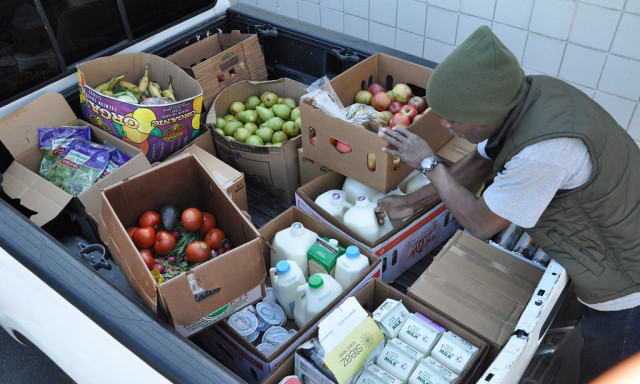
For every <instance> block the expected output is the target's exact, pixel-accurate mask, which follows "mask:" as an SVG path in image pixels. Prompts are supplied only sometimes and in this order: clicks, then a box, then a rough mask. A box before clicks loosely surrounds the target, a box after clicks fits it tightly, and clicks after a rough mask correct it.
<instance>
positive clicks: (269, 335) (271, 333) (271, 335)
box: [262, 325, 293, 348]
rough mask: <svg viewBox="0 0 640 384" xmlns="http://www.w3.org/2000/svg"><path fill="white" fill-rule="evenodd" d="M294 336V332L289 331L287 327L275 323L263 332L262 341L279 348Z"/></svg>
mask: <svg viewBox="0 0 640 384" xmlns="http://www.w3.org/2000/svg"><path fill="white" fill-rule="evenodd" d="M292 336H293V334H291V333H289V332H288V331H287V330H286V329H285V328H282V327H280V326H277V325H274V326H273V327H270V328H269V329H267V330H266V331H265V332H264V333H263V334H262V342H263V343H268V344H271V345H273V346H274V347H276V348H279V347H280V346H281V345H282V344H284V343H285V342H286V341H287V340H289V339H290V338H291V337H292Z"/></svg>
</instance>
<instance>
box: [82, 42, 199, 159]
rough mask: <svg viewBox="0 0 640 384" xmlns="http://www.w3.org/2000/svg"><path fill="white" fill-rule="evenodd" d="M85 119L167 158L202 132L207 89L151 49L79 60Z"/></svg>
mask: <svg viewBox="0 0 640 384" xmlns="http://www.w3.org/2000/svg"><path fill="white" fill-rule="evenodd" d="M78 82H79V85H80V107H81V109H82V114H83V116H84V118H85V120H87V121H89V122H91V123H92V124H93V125H95V126H97V127H98V128H101V129H103V130H105V131H107V132H109V133H110V134H112V135H113V136H115V137H118V138H120V139H122V140H124V141H126V142H128V143H129V144H131V145H133V146H136V147H138V148H140V149H141V150H142V152H143V153H144V154H145V155H146V157H147V158H148V159H149V161H150V162H152V163H153V162H156V161H162V160H164V159H166V158H167V157H168V156H169V155H171V154H173V153H175V152H177V151H178V150H180V149H182V148H184V147H185V146H186V145H187V144H188V143H189V142H191V141H192V140H193V139H194V138H196V137H197V136H199V135H200V133H201V131H200V127H201V125H200V113H201V112H202V87H201V86H200V84H199V83H198V82H197V81H196V80H195V79H194V78H192V77H191V76H189V75H188V74H187V73H186V72H185V71H183V70H182V69H181V68H180V67H178V66H177V65H175V64H173V63H172V62H170V61H169V60H167V59H165V58H162V57H159V56H156V55H152V54H149V53H142V52H134V53H125V54H119V55H114V56H106V57H100V58H97V59H94V60H90V61H87V62H84V63H81V64H78Z"/></svg>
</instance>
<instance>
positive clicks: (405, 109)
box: [400, 104, 418, 122]
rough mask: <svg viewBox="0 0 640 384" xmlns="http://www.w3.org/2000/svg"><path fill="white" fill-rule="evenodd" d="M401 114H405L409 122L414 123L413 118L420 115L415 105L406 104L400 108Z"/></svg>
mask: <svg viewBox="0 0 640 384" xmlns="http://www.w3.org/2000/svg"><path fill="white" fill-rule="evenodd" d="M400 113H403V114H405V115H407V116H408V117H409V121H412V122H413V118H414V117H416V116H417V115H418V110H416V107H414V106H413V105H409V104H405V105H403V106H402V108H400Z"/></svg>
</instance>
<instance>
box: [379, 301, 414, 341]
mask: <svg viewBox="0 0 640 384" xmlns="http://www.w3.org/2000/svg"><path fill="white" fill-rule="evenodd" d="M408 317H409V311H407V308H405V306H404V304H402V301H398V300H393V299H386V300H385V301H384V302H383V303H382V304H380V306H379V307H378V308H376V310H375V311H373V320H374V321H375V322H376V323H378V325H379V326H380V329H381V330H382V333H384V335H385V336H386V337H387V338H388V339H393V338H394V337H396V336H398V333H399V332H400V328H401V327H402V325H403V324H404V322H405V321H406V320H407V318H408Z"/></svg>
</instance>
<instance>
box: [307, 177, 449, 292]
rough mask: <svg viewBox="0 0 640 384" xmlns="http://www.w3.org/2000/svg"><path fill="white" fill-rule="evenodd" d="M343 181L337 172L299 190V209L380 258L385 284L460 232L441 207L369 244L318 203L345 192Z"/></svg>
mask: <svg viewBox="0 0 640 384" xmlns="http://www.w3.org/2000/svg"><path fill="white" fill-rule="evenodd" d="M344 180H345V176H343V175H340V174H338V173H336V172H329V173H326V174H324V175H322V176H319V177H317V178H315V179H314V180H312V181H311V182H309V183H307V184H305V185H303V186H301V187H300V188H298V190H297V191H296V206H297V207H298V208H300V209H301V210H303V211H305V212H307V213H309V214H310V215H312V216H313V217H315V218H316V219H318V220H320V221H322V222H323V223H325V224H327V225H328V226H330V227H331V228H334V229H336V230H337V231H339V232H340V233H342V234H344V235H345V236H347V237H348V238H350V239H351V240H352V241H354V242H355V243H357V244H358V245H359V246H360V247H361V248H364V249H366V250H368V251H369V252H371V253H373V254H375V255H376V256H377V257H379V258H380V259H381V262H382V280H384V281H385V282H388V283H390V282H392V281H393V280H394V279H395V278H397V277H398V276H400V275H401V274H402V273H403V272H404V271H406V270H407V269H408V268H409V267H411V266H412V265H413V264H415V263H417V262H418V261H419V260H420V259H422V258H423V257H424V256H426V255H427V254H428V253H429V252H431V250H433V249H434V248H435V247H437V246H438V245H440V244H442V243H443V242H445V241H446V240H447V239H449V238H450V237H451V236H452V235H453V234H454V233H455V231H456V230H457V229H458V228H459V225H458V222H457V221H456V220H455V219H454V217H453V215H452V214H451V212H449V210H448V209H447V208H446V207H445V206H444V205H443V204H442V203H440V204H437V205H436V206H435V207H432V208H430V209H422V210H420V211H418V212H416V213H415V214H414V215H413V216H411V217H410V218H409V219H407V220H405V221H404V222H403V223H402V224H400V225H399V226H397V227H396V228H394V229H393V230H392V231H391V232H389V233H388V234H386V235H385V236H383V237H381V238H380V239H378V240H377V241H376V242H370V241H367V240H365V239H363V238H362V237H361V236H359V235H357V234H356V233H355V232H353V231H352V230H351V229H350V228H348V227H347V226H346V225H345V224H344V223H343V222H342V221H340V220H338V219H336V218H335V217H333V216H331V215H330V214H329V213H327V212H326V211H325V210H324V209H322V208H321V207H320V206H319V205H318V204H316V203H315V199H316V198H317V197H318V196H319V195H320V194H321V193H323V192H325V191H327V190H330V189H342V185H343V184H344Z"/></svg>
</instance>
